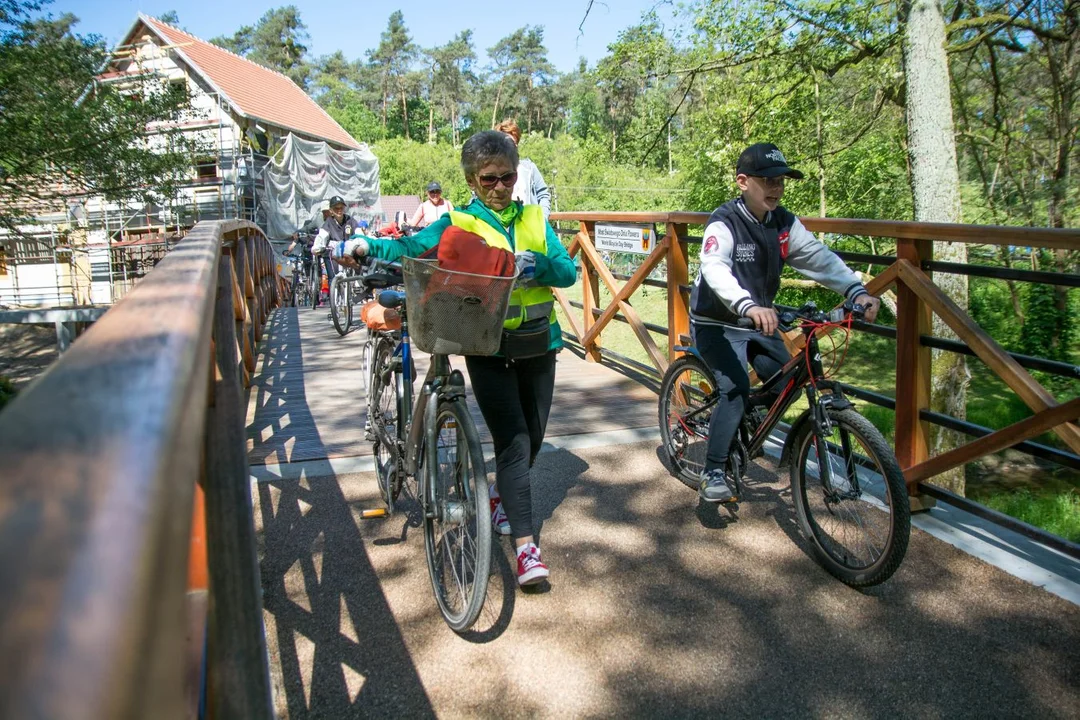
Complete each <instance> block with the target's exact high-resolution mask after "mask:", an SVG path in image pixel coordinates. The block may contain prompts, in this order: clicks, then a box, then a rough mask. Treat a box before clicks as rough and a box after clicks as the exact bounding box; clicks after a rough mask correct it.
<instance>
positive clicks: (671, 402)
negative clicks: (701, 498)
mask: <svg viewBox="0 0 1080 720" xmlns="http://www.w3.org/2000/svg"><path fill="white" fill-rule="evenodd" d="M715 393H716V383H715V381H714V380H713V376H712V372H710V371H709V368H708V366H707V365H706V364H705V363H704V362H702V361H701V360H700V359H699V358H697V357H696V356H694V355H684V356H682V357H681V358H678V359H677V360H676V361H675V362H673V363H671V365H670V366H669V367H668V369H667V372H666V373H664V379H663V381H662V382H661V383H660V407H659V410H660V438H661V441H662V442H663V447H664V452H665V453H667V457H668V460H669V461H670V462H671V467H672V469H673V470H674V471H675V475H676V477H678V478H679V480H681V481H682V482H683V483H684V484H685V485H687V486H689V487H692V488H694V489H695V490H697V489H698V485H699V484H700V483H701V473H702V472H704V470H705V453H706V450H707V448H708V445H709V418H710V417H711V416H712V408H713V405H714V403H713V400H714V396H715Z"/></svg>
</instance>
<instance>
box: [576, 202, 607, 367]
mask: <svg viewBox="0 0 1080 720" xmlns="http://www.w3.org/2000/svg"><path fill="white" fill-rule="evenodd" d="M593 228H594V225H593V223H590V222H582V223H581V231H580V232H579V233H578V236H577V238H575V239H576V240H577V242H578V249H579V250H580V249H581V248H584V247H588V248H590V249H591V248H592V233H593ZM579 254H581V257H580V258H578V259H579V260H580V261H581V305H582V308H581V312H582V316H581V329H582V330H583V331H584V332H585V333H588V332H589V329H590V328H591V327H592V326H593V324H594V323H595V322H596V318H595V317H593V309H595V308H596V307H598V305H599V302H600V284H599V283H598V282H597V276H596V270H595V269H593V268H591V267H590V266H589V262H590V261H591V259H592V258H593V257H594V256H595V254H594V255H588V254H587V253H579ZM579 337H580V336H579ZM582 347H583V348H584V349H585V359H586V360H588V361H589V362H600V359H601V356H600V338H598V337H596V336H594V337H593V340H592V342H590V343H588V344H586V343H582Z"/></svg>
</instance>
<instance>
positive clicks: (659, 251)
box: [582, 238, 667, 344]
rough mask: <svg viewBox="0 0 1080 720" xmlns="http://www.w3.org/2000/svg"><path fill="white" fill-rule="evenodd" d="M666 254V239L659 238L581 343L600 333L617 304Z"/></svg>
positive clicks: (615, 310) (635, 288)
mask: <svg viewBox="0 0 1080 720" xmlns="http://www.w3.org/2000/svg"><path fill="white" fill-rule="evenodd" d="M665 255H667V239H666V238H665V239H664V240H661V241H660V242H659V243H657V245H656V247H655V248H653V251H652V252H651V253H649V256H648V257H647V258H645V262H643V263H642V264H641V265H639V266H638V269H637V270H635V271H634V274H633V275H631V276H630V279H629V280H627V281H626V283H624V284H623V286H622V287H621V288H619V292H618V293H616V294H615V296H614V297H613V298H612V299H611V302H610V303H608V306H607V307H606V308H605V309H604V312H602V313H600V317H598V318H597V319H596V323H595V324H594V325H593V326H592V328H590V329H589V331H588V332H587V333H585V337H584V338H583V340H582V344H585V343H588V342H590V341H591V340H592V339H593V338H594V337H595V336H596V335H599V334H600V331H601V330H603V329H604V327H605V326H606V325H607V324H608V322H610V321H611V318H613V317H615V313H617V312H618V311H619V306H620V305H621V304H622V302H623V301H625V300H628V299H629V298H630V296H631V295H633V294H634V292H635V291H636V290H637V289H638V288H639V287H641V282H642V281H643V280H645V279H647V278H648V277H649V273H651V272H652V271H653V269H654V268H655V267H656V266H657V265H659V264H660V261H661V260H663V259H664V256H665Z"/></svg>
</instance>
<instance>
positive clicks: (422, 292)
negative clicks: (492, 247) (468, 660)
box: [369, 258, 516, 632]
mask: <svg viewBox="0 0 1080 720" xmlns="http://www.w3.org/2000/svg"><path fill="white" fill-rule="evenodd" d="M402 269H403V271H404V284H405V292H400V291H397V290H383V291H382V292H381V293H379V298H378V299H379V303H380V304H381V305H382V306H383V307H386V308H389V309H396V310H397V311H398V313H399V314H400V317H401V330H400V333H399V334H398V335H397V336H396V338H395V337H394V336H393V335H380V336H379V339H378V341H377V343H376V345H375V348H374V350H373V355H372V359H371V363H372V372H371V382H372V388H371V392H370V401H371V407H372V409H371V414H370V415H369V421H370V424H371V431H372V434H373V436H374V451H375V474H376V477H377V478H378V482H379V486H380V490H381V491H383V492H384V497H386V498H387V502H388V509H387V512H392V509H393V501H394V500H395V499H396V498H397V497H398V494H399V493H400V492H401V489H402V486H403V484H404V482H405V481H406V480H407V479H409V478H412V479H413V480H415V482H416V497H417V498H418V499H419V501H420V505H421V509H422V516H423V524H424V546H425V550H426V557H427V564H428V574H429V576H430V578H431V584H432V589H433V590H434V593H435V600H436V603H437V604H438V606H439V611H440V612H441V613H442V616H443V619H444V620H445V621H446V623H447V625H449V626H450V628H451V629H452V630H454V631H455V632H463V631H465V630H467V629H468V628H469V627H471V626H472V625H473V623H474V622H476V618H477V617H478V616H479V614H480V609H481V607H482V606H483V603H484V598H485V597H486V595H487V583H488V574H489V572H490V567H491V532H492V531H491V520H490V516H489V507H488V492H487V491H488V481H487V471H486V466H485V463H484V455H483V452H482V451H481V446H480V436H479V434H478V433H477V430H476V426H475V424H474V423H473V420H472V417H471V416H470V415H469V412H468V409H467V408H466V405H465V377H464V375H462V373H461V371H460V370H454V369H453V368H452V367H451V366H450V357H449V356H450V355H452V354H453V355H492V354H494V353H495V352H496V351H497V350H498V349H499V342H500V339H501V335H502V323H503V319H504V318H505V316H506V309H507V303H508V302H509V298H510V292H511V290H512V289H513V284H514V281H515V279H516V278H514V277H509V278H506V277H487V276H481V275H471V274H468V273H460V272H455V271H451V270H444V269H442V268H439V267H438V265H437V263H436V262H435V261H429V260H418V259H415V258H403V259H402ZM410 314H411V315H412V318H411V322H410ZM410 327H411V328H412V329H413V330H414V331H415V334H412V333H410ZM414 344H415V346H416V347H417V348H419V349H420V350H423V351H425V352H429V353H431V360H430V364H429V366H428V371H427V376H426V378H425V379H424V382H423V385H422V386H421V390H420V392H419V393H417V394H416V395H415V398H414V393H413V381H414V375H415V373H414V370H413V363H412V348H413V345H414Z"/></svg>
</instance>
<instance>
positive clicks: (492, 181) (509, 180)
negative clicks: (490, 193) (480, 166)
mask: <svg viewBox="0 0 1080 720" xmlns="http://www.w3.org/2000/svg"><path fill="white" fill-rule="evenodd" d="M476 179H477V180H479V181H480V185H482V186H483V187H485V188H487V189H488V190H491V189H493V188H494V187H495V186H496V185H498V184H499V183H502V184H503V186H504V187H508V188H512V187H514V183H516V182H517V173H516V172H508V173H506V174H505V175H477V176H476Z"/></svg>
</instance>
